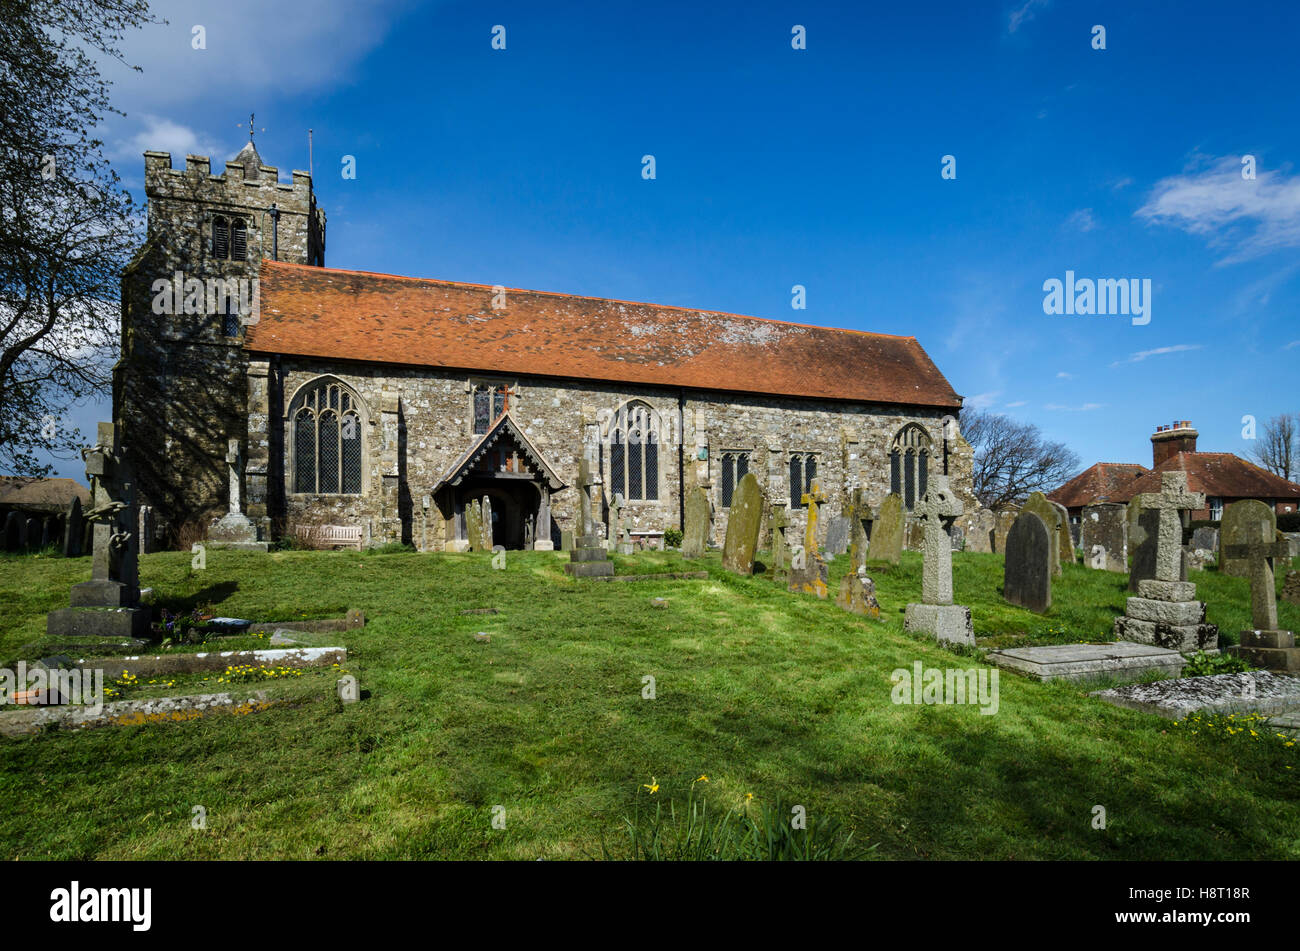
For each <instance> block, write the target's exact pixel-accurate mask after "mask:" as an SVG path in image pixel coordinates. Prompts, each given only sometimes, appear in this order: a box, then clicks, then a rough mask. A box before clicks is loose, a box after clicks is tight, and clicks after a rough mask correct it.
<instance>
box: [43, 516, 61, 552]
mask: <svg viewBox="0 0 1300 951" xmlns="http://www.w3.org/2000/svg"><path fill="white" fill-rule="evenodd" d="M57 532H58V527H57V524H56V523H55V521H54V518H53V517H52V516H49V515H47V516H45V518H43V519H41V551H44V550H45V549H47V548H49V547H50V546H51V545H53V544H55V538H56V535H57Z"/></svg>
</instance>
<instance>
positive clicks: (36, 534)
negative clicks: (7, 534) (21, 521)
mask: <svg viewBox="0 0 1300 951" xmlns="http://www.w3.org/2000/svg"><path fill="white" fill-rule="evenodd" d="M23 535H24V537H25V538H26V539H27V550H28V551H39V550H40V547H41V520H40V519H39V518H37V517H36V516H35V515H29V516H28V517H27V526H26V528H25V530H24V532H23Z"/></svg>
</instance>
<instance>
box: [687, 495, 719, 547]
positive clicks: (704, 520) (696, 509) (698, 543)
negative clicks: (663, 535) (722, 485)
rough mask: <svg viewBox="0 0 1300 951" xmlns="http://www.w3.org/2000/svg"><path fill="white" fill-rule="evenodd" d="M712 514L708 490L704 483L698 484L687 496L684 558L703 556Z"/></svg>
mask: <svg viewBox="0 0 1300 951" xmlns="http://www.w3.org/2000/svg"><path fill="white" fill-rule="evenodd" d="M711 514H712V510H711V506H710V505H709V493H708V490H707V489H705V488H704V486H702V485H697V486H696V487H695V488H693V489H691V491H690V494H688V495H687V496H686V531H685V532H684V533H683V535H682V557H683V558H700V557H703V555H704V548H705V546H706V544H707V543H708V538H709V517H710V516H711Z"/></svg>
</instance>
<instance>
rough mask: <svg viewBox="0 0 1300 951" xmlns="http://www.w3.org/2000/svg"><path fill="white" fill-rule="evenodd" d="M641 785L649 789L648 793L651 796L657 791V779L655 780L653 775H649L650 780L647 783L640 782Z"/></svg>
mask: <svg viewBox="0 0 1300 951" xmlns="http://www.w3.org/2000/svg"><path fill="white" fill-rule="evenodd" d="M641 787H642V788H643V789H648V790H650V795H652V796H653V795H654V794H655V793H657V792H658V791H659V780H657V779H655V778H654V777H653V776H651V777H650V782H648V783H642V784H641Z"/></svg>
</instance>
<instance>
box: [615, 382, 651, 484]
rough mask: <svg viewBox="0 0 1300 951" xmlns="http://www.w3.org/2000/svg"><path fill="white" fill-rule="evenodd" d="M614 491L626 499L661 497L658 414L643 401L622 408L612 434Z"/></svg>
mask: <svg viewBox="0 0 1300 951" xmlns="http://www.w3.org/2000/svg"><path fill="white" fill-rule="evenodd" d="M609 475H610V485H611V486H612V487H613V488H612V489H611V490H610V491H611V493H622V495H623V498H624V499H625V500H627V501H633V500H637V501H645V500H655V499H658V498H659V433H658V430H657V428H656V426H655V413H654V410H652V409H651V408H650V407H649V406H648V405H647V404H645V403H642V402H640V401H636V402H632V403H628V404H627V406H626V407H624V408H623V410H622V411H620V413H619V415H618V418H617V419H616V420H615V423H614V426H613V428H612V429H611V430H610V434H609Z"/></svg>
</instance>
